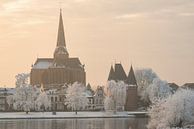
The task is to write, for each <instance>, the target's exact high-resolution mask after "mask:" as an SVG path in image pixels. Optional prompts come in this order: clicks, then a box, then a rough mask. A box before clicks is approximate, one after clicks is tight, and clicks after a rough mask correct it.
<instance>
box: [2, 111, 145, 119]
mask: <svg viewBox="0 0 194 129" xmlns="http://www.w3.org/2000/svg"><path fill="white" fill-rule="evenodd" d="M145 114H146V112H117V113H116V114H113V113H111V112H78V114H77V115H76V114H75V112H56V115H53V113H52V112H29V114H26V113H25V112H1V113H0V119H1V120H2V119H74V118H77V119H79V118H80V119H81V118H84V119H86V118H127V117H136V115H145Z"/></svg>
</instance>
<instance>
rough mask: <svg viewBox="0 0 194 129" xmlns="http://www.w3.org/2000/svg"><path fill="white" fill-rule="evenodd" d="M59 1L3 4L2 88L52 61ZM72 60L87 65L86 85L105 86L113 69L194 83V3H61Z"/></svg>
mask: <svg viewBox="0 0 194 129" xmlns="http://www.w3.org/2000/svg"><path fill="white" fill-rule="evenodd" d="M59 1H60V0H0V58H1V60H0V86H1V87H2V86H4V85H6V86H7V87H14V86H15V75H16V74H17V73H22V72H30V69H31V64H32V63H34V62H35V61H36V58H37V57H53V52H54V49H55V46H56V37H57V29H58V21H59V8H60V6H59ZM61 1H62V5H61V7H62V9H63V20H64V26H65V35H66V43H67V49H68V51H69V54H70V57H79V58H80V60H81V62H82V63H84V64H85V66H86V67H85V68H86V74H87V75H86V76H87V82H90V83H91V84H92V85H104V84H106V80H107V78H108V73H109V70H110V66H111V64H112V63H114V62H115V61H117V62H121V63H122V64H123V66H124V68H125V70H126V72H127V74H128V70H129V68H130V65H131V63H132V64H133V66H134V68H135V69H137V68H144V67H146V68H152V69H153V70H154V71H155V72H156V73H157V74H158V75H159V76H160V77H161V79H163V80H167V81H168V82H175V83H177V84H179V85H182V84H184V83H186V82H194V0H61Z"/></svg>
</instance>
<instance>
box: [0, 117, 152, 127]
mask: <svg viewBox="0 0 194 129" xmlns="http://www.w3.org/2000/svg"><path fill="white" fill-rule="evenodd" d="M147 121H148V120H147V118H106V119H100V118H95V119H63V120H62V119H57V120H56V119H52V120H42V119H41V120H36V119H33V120H0V129H146V124H147Z"/></svg>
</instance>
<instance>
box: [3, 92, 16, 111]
mask: <svg viewBox="0 0 194 129" xmlns="http://www.w3.org/2000/svg"><path fill="white" fill-rule="evenodd" d="M14 93H15V89H14V88H0V111H9V110H12V108H11V107H10V106H9V105H8V103H7V96H9V95H13V94H14ZM10 108H11V109H10Z"/></svg>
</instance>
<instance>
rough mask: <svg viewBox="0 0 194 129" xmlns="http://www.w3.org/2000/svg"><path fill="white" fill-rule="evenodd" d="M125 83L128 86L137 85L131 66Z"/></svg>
mask: <svg viewBox="0 0 194 129" xmlns="http://www.w3.org/2000/svg"><path fill="white" fill-rule="evenodd" d="M126 83H127V84H129V85H137V81H136V78H135V73H134V71H133V66H132V65H131V69H130V71H129V74H128V77H127V81H126Z"/></svg>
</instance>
